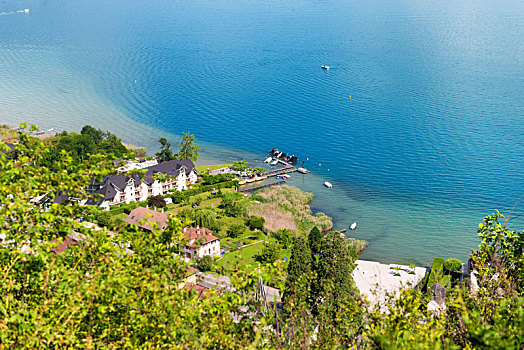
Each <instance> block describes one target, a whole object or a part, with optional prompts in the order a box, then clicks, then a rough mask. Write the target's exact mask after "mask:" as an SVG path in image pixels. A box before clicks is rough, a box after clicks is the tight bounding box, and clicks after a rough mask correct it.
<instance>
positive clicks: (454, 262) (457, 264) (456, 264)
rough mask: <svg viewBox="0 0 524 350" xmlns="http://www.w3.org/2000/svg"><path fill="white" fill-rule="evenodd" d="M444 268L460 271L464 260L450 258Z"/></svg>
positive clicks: (450, 270)
mask: <svg viewBox="0 0 524 350" xmlns="http://www.w3.org/2000/svg"><path fill="white" fill-rule="evenodd" d="M444 269H446V271H449V272H454V271H455V272H460V270H461V269H462V261H460V260H459V259H454V258H451V259H448V260H446V262H445V263H444Z"/></svg>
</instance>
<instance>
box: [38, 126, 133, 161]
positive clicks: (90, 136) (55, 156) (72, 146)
mask: <svg viewBox="0 0 524 350" xmlns="http://www.w3.org/2000/svg"><path fill="white" fill-rule="evenodd" d="M44 143H45V144H47V145H48V146H49V147H48V148H47V150H46V152H44V153H43V154H42V155H41V159H40V160H39V164H40V165H41V166H46V167H54V166H55V163H56V162H58V161H59V160H60V158H61V157H62V151H66V152H68V153H69V155H70V156H71V157H72V163H73V164H75V165H76V164H79V163H81V162H84V161H87V160H89V155H92V154H102V155H105V156H107V157H108V158H110V159H119V158H125V157H128V156H129V155H130V152H129V151H128V150H127V148H126V147H125V146H124V145H123V144H122V141H121V140H120V139H119V138H118V137H117V136H116V135H114V134H112V133H110V132H109V131H102V130H100V129H95V128H93V127H92V126H90V125H86V126H84V127H83V128H82V130H81V132H80V133H76V132H67V131H64V132H62V133H60V134H57V135H54V136H51V137H49V138H47V139H44Z"/></svg>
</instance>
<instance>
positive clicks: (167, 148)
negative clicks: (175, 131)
mask: <svg viewBox="0 0 524 350" xmlns="http://www.w3.org/2000/svg"><path fill="white" fill-rule="evenodd" d="M158 142H160V145H161V146H160V152H158V153H155V156H156V159H157V160H158V162H159V163H163V162H168V161H170V160H173V159H175V156H174V155H173V151H171V144H170V143H169V142H167V139H166V138H164V137H162V138H161V139H159V140H158Z"/></svg>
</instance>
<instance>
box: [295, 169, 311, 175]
mask: <svg viewBox="0 0 524 350" xmlns="http://www.w3.org/2000/svg"><path fill="white" fill-rule="evenodd" d="M297 171H298V172H299V173H301V174H307V173H309V170H307V169H306V168H298V169H297Z"/></svg>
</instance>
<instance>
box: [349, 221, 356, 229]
mask: <svg viewBox="0 0 524 350" xmlns="http://www.w3.org/2000/svg"><path fill="white" fill-rule="evenodd" d="M356 228H357V223H356V222H354V223H352V224H351V225H350V226H349V229H350V230H354V229H356Z"/></svg>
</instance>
